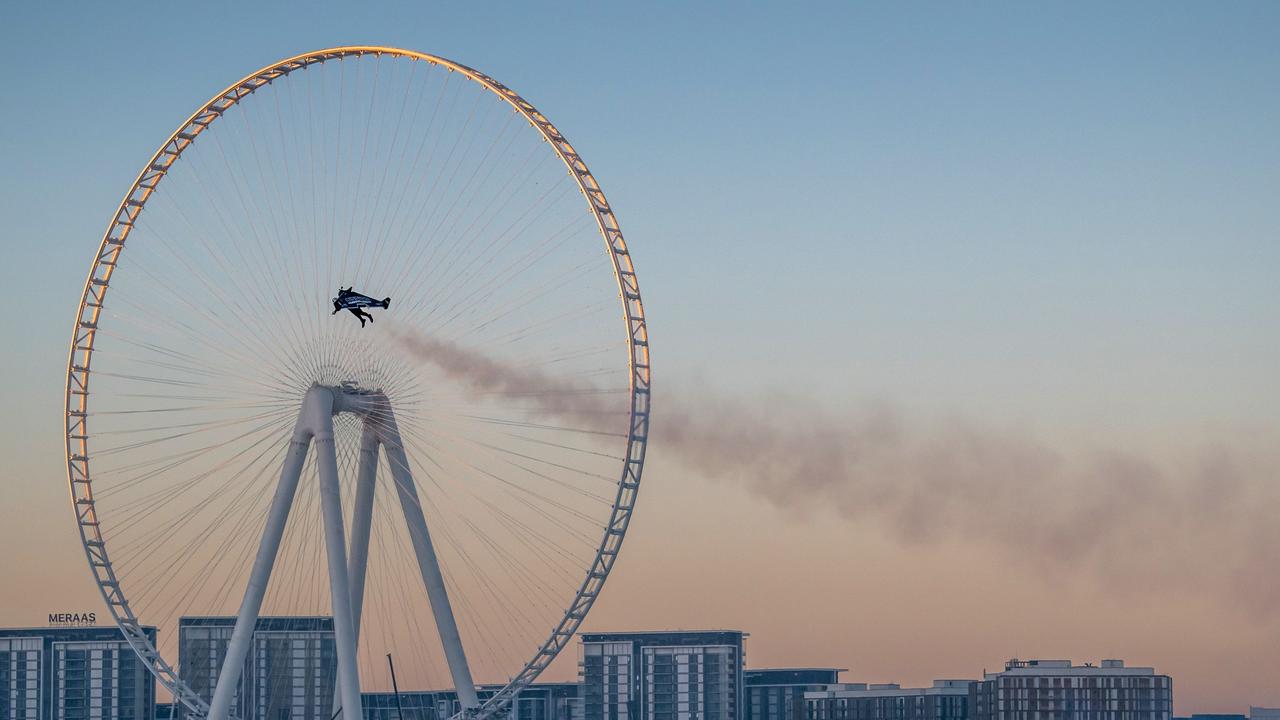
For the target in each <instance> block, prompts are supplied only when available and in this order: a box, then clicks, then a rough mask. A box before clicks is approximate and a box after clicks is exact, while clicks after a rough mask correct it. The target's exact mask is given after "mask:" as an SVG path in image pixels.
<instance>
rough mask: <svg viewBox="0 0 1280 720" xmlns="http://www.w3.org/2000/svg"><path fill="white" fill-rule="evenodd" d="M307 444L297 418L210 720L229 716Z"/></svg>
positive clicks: (306, 434) (303, 427)
mask: <svg viewBox="0 0 1280 720" xmlns="http://www.w3.org/2000/svg"><path fill="white" fill-rule="evenodd" d="M304 412H305V410H304ZM310 443H311V432H310V430H309V429H308V428H307V427H306V425H305V423H304V421H303V419H302V418H301V417H300V418H299V419H298V425H297V427H296V428H295V429H294V432H293V439H292V440H291V441H290V442H289V453H288V455H286V456H285V460H284V467H283V468H282V469H281V470H280V483H279V484H278V485H277V486H276V494H275V497H273V498H272V499H271V509H270V511H269V512H268V514H267V524H266V527H265V528H263V530H262V542H261V543H260V544H259V545H258V555H257V557H255V558H254V560H253V570H252V572H251V573H250V575H249V586H248V587H247V588H246V589H245V591H244V600H243V601H241V603H240V612H239V614H237V615H236V624H235V629H233V630H232V631H231V641H230V643H229V644H228V645H227V655H226V658H225V659H224V660H223V662H222V669H221V670H220V671H219V672H218V684H217V685H216V686H214V690H213V698H212V699H211V702H210V703H209V715H208V718H209V720H227V718H228V717H229V715H230V712H231V704H232V702H233V701H234V700H235V696H236V689H237V686H238V685H239V684H240V673H241V672H242V671H243V670H244V660H245V655H247V654H248V652H249V644H250V643H251V642H252V640H253V631H254V628H255V627H256V626H257V624H258V612H259V611H260V610H261V609H262V598H263V597H264V596H265V595H266V592H267V583H268V582H269V581H270V580H271V568H272V567H273V566H274V565H275V562H276V553H277V551H279V549H280V538H281V537H282V536H283V535H284V526H285V522H286V521H287V520H288V519H289V508H290V507H291V506H292V505H293V497H294V495H295V494H296V493H297V490H298V479H299V478H300V477H302V466H303V463H304V462H306V459H307V446H308V445H310Z"/></svg>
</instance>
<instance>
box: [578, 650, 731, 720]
mask: <svg viewBox="0 0 1280 720" xmlns="http://www.w3.org/2000/svg"><path fill="white" fill-rule="evenodd" d="M745 637H746V634H745V633H743V632H741V631H738V630H714V631H702V632H683V631H681V632H625V633H584V634H583V635H582V668H581V678H582V713H583V720H743V717H742V709H743V669H742V664H743V659H744V658H743V638H745Z"/></svg>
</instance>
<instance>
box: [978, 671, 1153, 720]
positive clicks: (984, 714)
mask: <svg viewBox="0 0 1280 720" xmlns="http://www.w3.org/2000/svg"><path fill="white" fill-rule="evenodd" d="M969 714H970V716H971V719H972V720H1171V719H1172V717H1173V681H1172V680H1171V679H1170V678H1169V676H1168V675H1158V674H1156V672H1155V670H1154V669H1152V668H1149V667H1126V666H1125V664H1124V661H1122V660H1103V661H1102V662H1101V663H1099V664H1098V665H1093V664H1091V663H1090V664H1085V665H1072V664H1071V662H1070V661H1069V660H1016V659H1015V660H1010V661H1009V662H1007V663H1005V669H1004V671H1002V672H994V673H986V674H985V675H984V676H983V679H982V680H980V681H978V682H975V683H973V685H972V687H971V688H970V693H969Z"/></svg>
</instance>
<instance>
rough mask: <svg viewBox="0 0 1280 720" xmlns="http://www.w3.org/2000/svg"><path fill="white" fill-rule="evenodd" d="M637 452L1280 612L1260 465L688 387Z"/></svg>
mask: <svg viewBox="0 0 1280 720" xmlns="http://www.w3.org/2000/svg"><path fill="white" fill-rule="evenodd" d="M400 341H401V342H402V344H403V345H404V347H406V348H407V349H408V350H410V351H411V352H412V353H413V354H414V355H415V356H416V357H418V358H419V359H421V360H423V361H426V362H429V363H431V364H433V365H435V366H436V367H438V368H439V369H440V370H441V371H443V372H444V373H445V374H447V375H448V376H449V377H451V378H453V379H454V380H456V381H458V382H459V383H461V384H462V385H463V386H464V387H466V388H468V389H469V390H470V391H472V392H475V393H499V394H510V395H518V396H523V397H527V398H531V399H532V404H531V406H530V407H531V410H532V411H533V412H535V413H537V414H541V415H544V416H553V417H556V418H559V419H561V420H564V421H572V422H574V423H575V424H580V425H582V426H585V427H599V423H600V422H601V419H602V418H610V417H616V416H617V410H616V409H614V410H613V413H612V414H611V413H610V405H609V404H608V403H606V402H605V400H604V399H603V398H602V397H601V396H600V395H598V394H593V393H592V391H591V390H592V388H591V387H590V386H589V385H587V384H584V383H580V382H575V381H571V380H566V379H564V378H556V377H553V376H550V375H547V374H545V373H542V372H540V371H537V370H529V369H526V368H519V367H514V366H511V365H508V364H505V363H503V362H500V361H497V360H494V359H492V358H489V357H486V356H484V355H481V354H479V353H476V352H474V351H471V350H467V349H465V348H461V347H459V346H457V345H454V344H452V343H449V342H447V341H442V340H436V339H430V338H424V337H419V336H403V337H401V338H400ZM655 405H656V406H657V407H658V413H657V417H656V418H655V421H654V423H653V426H652V434H651V444H650V448H651V449H652V450H653V451H655V452H661V453H662V454H663V455H665V456H667V457H673V458H674V459H676V460H678V461H679V462H680V463H682V464H683V465H685V466H686V467H688V468H690V469H691V470H694V471H696V472H697V473H698V474H699V475H701V476H703V477H706V478H709V479H712V480H718V481H723V482H729V483H735V484H740V485H742V486H744V487H745V488H747V489H748V490H750V491H751V492H752V493H755V494H756V495H758V496H760V497H762V498H764V499H766V500H768V501H769V502H770V503H772V504H774V505H775V506H777V507H779V508H782V509H784V510H788V511H792V512H796V513H809V512H815V511H834V512H837V513H839V514H840V515H841V516H842V517H845V518H848V519H858V520H865V521H868V522H874V523H876V524H878V525H880V526H882V527H884V528H885V529H886V531H887V532H889V533H891V534H892V535H893V536H894V537H895V538H896V539H897V540H898V541H900V542H902V543H904V544H919V543H932V542H939V541H944V540H948V539H961V540H965V541H970V542H979V543H985V544H988V545H990V546H993V547H996V548H999V549H1001V550H1003V551H1004V552H1005V553H1006V554H1007V556H1008V557H1009V559H1011V560H1014V561H1016V562H1022V563H1025V564H1026V565H1027V566H1029V567H1031V568H1035V569H1039V570H1042V571H1048V572H1051V573H1057V572H1058V571H1060V570H1062V569H1068V570H1080V571H1085V572H1088V573H1090V574H1091V575H1092V576H1093V577H1095V578H1097V579H1099V580H1102V581H1105V582H1109V583H1115V584H1117V585H1120V586H1125V587H1131V588H1132V587H1150V586H1152V584H1159V585H1160V586H1162V587H1176V588H1203V587H1205V586H1206V584H1216V585H1217V586H1218V588H1219V589H1221V590H1222V591H1224V592H1227V593H1229V594H1231V596H1232V597H1233V598H1235V599H1239V600H1242V601H1244V603H1245V605H1246V606H1247V607H1248V608H1249V609H1250V610H1252V611H1254V612H1258V613H1271V612H1274V611H1275V610H1276V609H1280V584H1278V583H1277V582H1276V581H1274V580H1272V579H1271V578H1273V577H1274V576H1275V573H1274V569H1275V568H1276V567H1277V566H1278V565H1280V523H1277V522H1275V521H1274V520H1273V517H1274V514H1275V513H1274V508H1276V507H1277V504H1276V503H1275V500H1276V498H1275V497H1274V496H1275V492H1274V488H1273V487H1267V486H1265V485H1264V484H1262V483H1261V482H1258V480H1257V479H1258V478H1265V479H1274V478H1275V477H1276V472H1275V468H1274V467H1273V466H1272V465H1270V464H1269V463H1268V462H1264V461H1259V460H1255V459H1251V458H1247V457H1244V456H1242V455H1240V454H1239V453H1232V452H1228V451H1227V450H1225V449H1213V450H1210V451H1207V452H1203V453H1200V454H1199V456H1198V457H1197V458H1196V459H1195V460H1194V461H1193V462H1191V463H1188V464H1185V465H1183V466H1180V467H1178V468H1174V469H1172V470H1170V469H1166V468H1165V467H1163V466H1162V465H1161V464H1160V463H1157V462H1155V461H1154V460H1151V459H1148V458H1145V457H1142V456H1139V455H1136V454H1133V453H1126V452H1122V451H1116V450H1105V451H1094V452H1090V453H1071V454H1069V455H1068V454H1065V453H1062V452H1058V451H1055V450H1053V449H1051V448H1049V447H1046V446H1045V445H1043V444H1042V443H1039V442H1037V441H1036V440H1035V439H1034V438H1033V437H1031V436H1030V435H1028V434H1025V433H1010V432H1004V433H1001V432H994V431H991V430H989V429H984V428H979V427H976V426H974V425H972V424H969V423H966V422H963V421H960V420H949V421H938V422H932V423H930V422H924V421H919V420H908V419H905V418H903V417H902V416H901V415H900V414H899V413H897V412H895V411H894V410H892V409H890V408H887V407H876V408H871V409H868V410H865V411H862V412H855V413H850V414H848V415H843V416H834V415H829V414H826V413H824V412H823V411H822V410H820V409H818V408H816V407H814V406H812V405H810V404H806V403H803V402H801V401H798V400H794V399H790V400H788V399H786V398H780V399H779V398H770V399H769V401H768V402H765V401H763V400H762V401H752V400H741V399H733V398H725V397H717V396H715V395H714V394H712V393H709V392H707V391H705V390H701V391H698V392H694V393H681V394H677V393H673V394H670V395H664V396H661V397H660V398H659V399H658V401H657V402H655Z"/></svg>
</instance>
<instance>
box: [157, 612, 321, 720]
mask: <svg viewBox="0 0 1280 720" xmlns="http://www.w3.org/2000/svg"><path fill="white" fill-rule="evenodd" d="M235 623H236V619H235V618H234V617H184V618H180V619H179V620H178V672H179V674H180V675H181V677H182V679H183V681H185V682H186V683H187V685H188V686H189V687H190V688H191V689H192V690H194V691H195V692H196V693H197V694H199V695H200V696H201V697H203V698H204V699H205V700H206V701H208V700H209V699H210V698H212V697H213V689H214V688H215V687H216V686H217V684H218V674H219V672H220V671H221V669H222V660H223V658H224V657H226V654H227V645H228V644H229V643H230V642H231V632H232V630H233V629H234V628H235ZM337 668H338V659H337V653H336V650H335V645H334V636H333V618H331V617H262V618H258V623H257V625H256V626H255V628H254V631H253V642H252V644H251V645H250V651H249V653H248V655H247V657H246V658H245V663H244V668H243V670H242V671H241V674H240V683H239V685H238V686H237V688H236V699H235V702H234V703H233V705H232V708H233V711H234V713H235V715H236V717H238V718H241V720H280V718H289V720H329V718H330V717H331V716H332V715H333V698H334V683H335V682H336V678H337ZM179 713H180V714H181V715H182V716H184V717H185V716H186V715H187V713H185V712H183V710H182V709H179Z"/></svg>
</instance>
